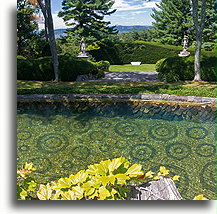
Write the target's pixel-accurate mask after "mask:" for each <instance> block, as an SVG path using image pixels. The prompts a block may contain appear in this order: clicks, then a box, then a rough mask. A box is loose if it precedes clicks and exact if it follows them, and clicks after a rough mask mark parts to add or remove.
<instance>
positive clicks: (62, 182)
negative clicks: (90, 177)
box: [58, 178, 72, 188]
mask: <svg viewBox="0 0 217 214" xmlns="http://www.w3.org/2000/svg"><path fill="white" fill-rule="evenodd" d="M71 185H72V182H71V179H70V178H60V179H59V180H58V186H59V187H60V188H70V187H71Z"/></svg>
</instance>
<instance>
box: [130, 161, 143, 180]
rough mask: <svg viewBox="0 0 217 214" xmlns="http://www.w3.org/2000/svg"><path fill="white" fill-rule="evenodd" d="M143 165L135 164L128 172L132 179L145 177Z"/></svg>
mask: <svg viewBox="0 0 217 214" xmlns="http://www.w3.org/2000/svg"><path fill="white" fill-rule="evenodd" d="M141 169H142V165H141V164H136V163H135V164H133V165H132V166H131V167H130V168H129V169H128V170H127V172H126V174H127V175H129V176H130V177H137V176H138V175H143V174H144V173H143V172H142V170H141Z"/></svg>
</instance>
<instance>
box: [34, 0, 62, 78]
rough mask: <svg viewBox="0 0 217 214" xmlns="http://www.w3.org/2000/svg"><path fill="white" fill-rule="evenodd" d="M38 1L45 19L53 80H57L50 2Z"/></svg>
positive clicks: (56, 58) (56, 61)
mask: <svg viewBox="0 0 217 214" xmlns="http://www.w3.org/2000/svg"><path fill="white" fill-rule="evenodd" d="M38 3H39V5H40V8H41V10H42V13H43V16H44V19H45V32H46V39H48V40H49V45H50V51H51V56H52V61H53V69H54V76H55V81H58V80H59V75H58V67H59V61H58V55H57V49H56V41H55V35H54V28H53V18H52V14H51V2H50V0H44V4H43V3H42V0H38Z"/></svg>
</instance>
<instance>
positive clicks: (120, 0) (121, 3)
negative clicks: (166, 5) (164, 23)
mask: <svg viewBox="0 0 217 214" xmlns="http://www.w3.org/2000/svg"><path fill="white" fill-rule="evenodd" d="M159 2H160V0H157V1H155V2H154V1H151V2H143V3H141V4H137V5H132V4H131V5H130V4H129V3H127V2H126V1H125V0H115V3H114V5H113V8H114V9H117V11H130V10H141V9H144V8H146V9H147V8H157V5H156V4H157V3H159ZM132 3H133V1H132Z"/></svg>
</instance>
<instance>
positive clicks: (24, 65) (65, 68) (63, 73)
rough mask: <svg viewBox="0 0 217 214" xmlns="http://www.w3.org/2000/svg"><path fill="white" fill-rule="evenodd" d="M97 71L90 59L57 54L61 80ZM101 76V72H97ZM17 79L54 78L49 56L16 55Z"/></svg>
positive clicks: (44, 79) (71, 79)
mask: <svg viewBox="0 0 217 214" xmlns="http://www.w3.org/2000/svg"><path fill="white" fill-rule="evenodd" d="M98 72H99V70H98V68H97V66H96V65H94V64H93V63H91V62H90V61H86V60H84V59H81V58H77V57H72V56H64V55H60V56H59V76H60V79H61V80H62V81H75V80H76V78H77V76H78V75H83V74H95V75H97V74H98ZM99 75H101V76H102V72H101V73H100V74H99ZM17 79H18V80H38V81H49V80H53V79H54V72H53V65H52V58H51V57H50V56H46V57H41V58H38V59H26V58H25V57H22V56H18V57H17Z"/></svg>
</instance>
